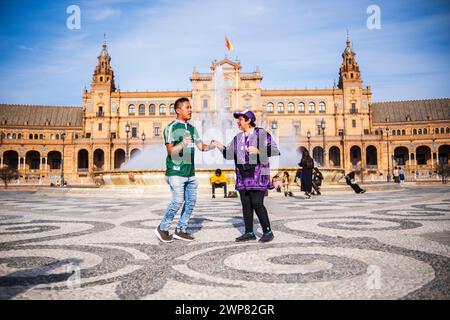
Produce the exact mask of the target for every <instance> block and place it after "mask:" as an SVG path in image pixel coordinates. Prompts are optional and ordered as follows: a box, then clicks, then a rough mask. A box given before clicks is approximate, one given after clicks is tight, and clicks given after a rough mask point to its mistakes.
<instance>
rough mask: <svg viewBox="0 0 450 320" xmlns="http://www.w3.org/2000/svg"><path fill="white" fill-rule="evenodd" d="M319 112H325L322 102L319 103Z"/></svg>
mask: <svg viewBox="0 0 450 320" xmlns="http://www.w3.org/2000/svg"><path fill="white" fill-rule="evenodd" d="M319 112H326V105H325V102H323V101H322V102H320V103H319Z"/></svg>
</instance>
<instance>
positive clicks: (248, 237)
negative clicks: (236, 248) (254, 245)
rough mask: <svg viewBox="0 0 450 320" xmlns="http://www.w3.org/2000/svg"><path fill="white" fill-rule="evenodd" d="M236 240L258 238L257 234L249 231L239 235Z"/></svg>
mask: <svg viewBox="0 0 450 320" xmlns="http://www.w3.org/2000/svg"><path fill="white" fill-rule="evenodd" d="M235 240H236V242H243V241H249V240H256V236H255V234H254V233H253V232H247V233H244V234H243V235H242V236H240V237H237V238H236V239H235Z"/></svg>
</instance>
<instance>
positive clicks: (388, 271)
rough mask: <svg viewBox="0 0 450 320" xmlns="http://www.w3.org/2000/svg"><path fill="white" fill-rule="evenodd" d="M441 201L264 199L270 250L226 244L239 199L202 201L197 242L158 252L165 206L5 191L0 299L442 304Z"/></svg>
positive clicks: (405, 195)
mask: <svg viewBox="0 0 450 320" xmlns="http://www.w3.org/2000/svg"><path fill="white" fill-rule="evenodd" d="M449 191H450V188H449V187H446V186H437V187H434V186H433V187H405V188H403V190H401V191H389V192H373V193H370V192H368V193H366V194H363V195H355V194H353V193H350V192H343V193H332V194H331V193H330V194H328V195H322V196H318V197H313V198H312V199H310V200H305V199H303V197H302V196H301V195H300V194H298V195H296V196H294V197H287V198H286V197H284V196H283V195H281V194H279V193H275V192H272V193H271V194H270V196H269V197H268V198H266V206H267V208H268V210H269V213H270V219H271V223H272V229H273V230H274V234H275V239H274V241H272V242H270V243H266V244H261V243H258V242H257V241H253V242H247V243H235V242H234V238H235V237H237V236H238V235H240V234H241V232H242V231H243V221H242V217H241V207H240V202H239V199H223V198H220V197H219V198H217V199H209V198H206V197H199V199H198V202H197V205H196V209H195V211H194V215H193V217H192V219H191V224H190V227H191V229H190V230H191V232H193V233H194V236H195V237H196V241H194V242H191V243H186V242H183V241H179V240H176V241H174V242H172V243H169V244H162V243H159V241H158V240H157V239H156V238H155V236H154V234H153V229H154V228H155V227H156V226H157V225H158V223H159V221H160V219H161V216H162V214H163V212H164V209H165V207H166V205H167V202H168V198H167V197H165V198H164V197H147V196H146V197H133V198H130V197H127V196H124V195H122V196H121V195H115V194H114V193H113V191H111V190H108V191H105V194H104V197H98V196H92V195H89V193H86V194H84V195H64V194H57V193H55V194H54V195H45V194H40V193H33V192H16V193H12V192H2V193H0V299H226V300H228V299H449V298H450V192H449ZM255 223H256V220H255ZM174 225H175V223H174V224H173V226H174ZM255 225H258V224H255ZM256 232H257V236H260V235H261V230H260V229H259V228H258V229H256Z"/></svg>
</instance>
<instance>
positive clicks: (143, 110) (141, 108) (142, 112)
mask: <svg viewBox="0 0 450 320" xmlns="http://www.w3.org/2000/svg"><path fill="white" fill-rule="evenodd" d="M139 115H140V116H143V115H145V106H144V105H143V104H140V105H139Z"/></svg>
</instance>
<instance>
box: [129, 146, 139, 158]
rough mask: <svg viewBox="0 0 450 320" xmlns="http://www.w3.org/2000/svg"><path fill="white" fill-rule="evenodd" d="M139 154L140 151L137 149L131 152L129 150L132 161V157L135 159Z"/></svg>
mask: <svg viewBox="0 0 450 320" xmlns="http://www.w3.org/2000/svg"><path fill="white" fill-rule="evenodd" d="M140 154H141V150H140V149H137V148H136V149H133V150H131V153H130V158H131V159H133V158H134V157H137V156H139V155H140Z"/></svg>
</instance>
